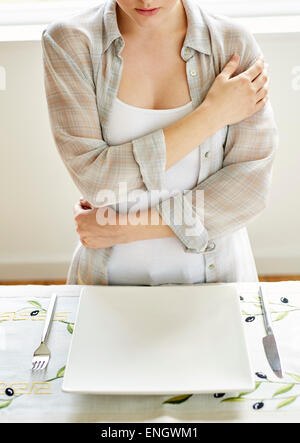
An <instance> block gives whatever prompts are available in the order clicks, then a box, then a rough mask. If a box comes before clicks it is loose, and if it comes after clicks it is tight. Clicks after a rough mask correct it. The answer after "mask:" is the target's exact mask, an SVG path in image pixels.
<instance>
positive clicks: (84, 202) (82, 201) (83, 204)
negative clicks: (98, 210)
mask: <svg viewBox="0 0 300 443" xmlns="http://www.w3.org/2000/svg"><path fill="white" fill-rule="evenodd" d="M79 203H80V205H81V207H82V208H83V209H92V205H91V204H90V203H89V202H88V201H87V200H86V199H85V198H83V197H80V199H79Z"/></svg>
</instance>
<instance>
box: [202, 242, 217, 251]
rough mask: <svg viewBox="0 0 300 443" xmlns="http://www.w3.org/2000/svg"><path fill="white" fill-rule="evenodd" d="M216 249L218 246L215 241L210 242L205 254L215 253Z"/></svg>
mask: <svg viewBox="0 0 300 443" xmlns="http://www.w3.org/2000/svg"><path fill="white" fill-rule="evenodd" d="M215 247H216V244H215V243H214V242H213V241H209V242H208V244H207V246H206V249H205V252H210V251H213V250H214V249H215Z"/></svg>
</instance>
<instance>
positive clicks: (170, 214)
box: [156, 34, 278, 253]
mask: <svg viewBox="0 0 300 443" xmlns="http://www.w3.org/2000/svg"><path fill="white" fill-rule="evenodd" d="M248 39H249V43H248V45H247V47H246V51H245V54H244V56H243V54H242V57H241V67H242V69H241V71H244V70H246V69H248V67H250V66H251V65H252V64H253V63H254V62H255V60H256V58H257V57H258V55H260V54H262V52H261V50H260V48H259V46H258V44H257V43H256V40H255V39H254V37H253V36H252V34H248ZM223 148H224V156H223V164H222V168H221V169H220V170H218V171H217V172H215V173H214V174H212V175H211V176H209V177H208V178H206V179H205V180H203V181H202V182H201V183H199V184H198V185H197V186H196V187H195V188H193V189H191V190H187V191H183V192H179V193H177V194H175V196H172V197H170V198H169V199H167V200H164V201H162V202H159V203H158V204H157V205H156V208H157V209H158V211H159V213H160V214H161V217H162V219H163V221H164V222H165V223H166V224H168V225H169V226H170V227H171V229H172V230H173V231H174V233H175V234H176V236H177V237H178V238H179V239H180V240H181V242H182V245H183V249H184V251H185V252H191V253H202V252H205V250H206V248H207V247H208V248H209V243H210V241H211V239H216V238H218V237H221V236H223V235H227V234H229V233H231V232H233V231H236V230H237V229H239V228H242V227H243V226H245V225H246V224H247V223H249V222H250V221H252V220H253V219H254V218H256V217H257V216H258V215H259V214H260V213H261V212H262V210H263V209H264V208H265V207H266V205H267V202H268V197H269V193H270V188H271V176H272V165H273V161H274V157H275V152H276V150H277V148H278V129H277V125H276V122H275V120H274V113H273V109H272V106H271V103H270V100H268V101H267V102H266V105H265V106H264V107H263V108H262V109H261V110H260V111H258V112H256V113H255V114H253V115H252V116H250V117H249V118H246V119H245V120H243V121H241V122H238V123H236V124H233V125H230V126H228V127H227V138H226V141H225V144H224V146H223ZM198 191H200V193H199V195H198V196H197V192H198Z"/></svg>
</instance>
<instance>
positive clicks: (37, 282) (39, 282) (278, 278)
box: [0, 274, 300, 285]
mask: <svg viewBox="0 0 300 443" xmlns="http://www.w3.org/2000/svg"><path fill="white" fill-rule="evenodd" d="M258 278H259V281H265V282H272V281H273V282H276V281H277V282H278V281H288V280H293V281H300V274H299V275H259V276H258ZM65 284H66V281H65V280H50V281H47V280H24V281H0V285H65Z"/></svg>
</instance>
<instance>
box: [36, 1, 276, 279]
mask: <svg viewBox="0 0 300 443" xmlns="http://www.w3.org/2000/svg"><path fill="white" fill-rule="evenodd" d="M182 3H183V6H184V8H185V11H186V14H187V19H188V28H187V33H186V37H185V40H184V42H183V46H182V48H181V54H180V55H181V57H182V59H183V60H184V61H185V62H186V64H187V70H186V72H187V80H188V85H189V91H190V95H191V98H192V104H193V109H195V108H196V107H198V106H199V105H200V104H201V103H202V101H203V100H204V98H205V97H206V95H207V92H208V90H209V89H210V87H211V85H212V84H213V82H214V80H215V78H216V76H217V75H218V74H219V73H220V72H221V70H222V69H223V67H224V66H225V64H226V63H227V62H228V60H229V58H230V57H231V56H232V55H233V53H234V52H237V53H239V54H240V65H239V67H238V69H237V71H236V72H235V74H239V73H240V72H242V71H245V70H246V69H247V68H249V67H250V66H251V65H252V64H253V63H254V62H255V60H256V59H257V57H258V56H259V55H261V54H262V51H261V49H260V48H259V46H258V44H257V42H256V40H255V38H254V37H253V35H252V34H251V32H250V31H249V30H248V29H247V28H245V27H244V26H242V25H241V24H239V23H238V22H236V21H235V20H232V19H230V18H228V17H225V16H221V15H216V14H212V13H208V12H207V11H205V10H204V9H203V8H202V7H200V5H199V3H198V1H197V0H182ZM170 38H171V36H170ZM124 44H125V42H124V39H123V37H122V35H121V33H120V31H119V28H118V24H117V17H116V0H107V1H105V2H103V3H102V4H100V5H99V6H96V7H95V6H94V7H90V8H88V9H85V10H84V11H83V12H82V11H81V12H80V13H76V14H73V15H71V16H69V17H67V18H64V19H62V20H60V21H55V22H52V23H50V24H49V25H48V26H47V27H46V29H45V30H44V31H43V34H42V49H43V63H44V82H45V91H46V98H47V103H48V110H49V118H50V123H51V129H52V133H53V136H54V140H55V144H56V146H57V149H58V151H59V154H60V156H61V158H62V160H63V162H64V164H65V166H66V168H67V170H68V171H69V173H70V175H71V177H72V179H73V181H74V183H75V185H76V186H77V187H78V189H79V190H80V192H81V194H82V196H83V197H84V198H85V199H87V200H88V201H89V202H90V203H91V204H92V205H93V206H94V207H100V206H102V205H103V202H101V199H100V200H99V191H101V190H107V189H108V190H111V191H113V192H114V193H115V195H116V196H118V197H117V200H116V202H117V201H123V200H124V198H126V196H124V195H123V196H122V195H119V193H118V192H119V183H120V182H126V184H127V191H128V192H130V191H134V190H136V189H144V190H148V191H151V190H162V189H164V176H165V165H166V145H165V138H164V132H163V128H160V129H157V130H155V131H153V132H151V133H148V134H146V135H144V136H142V137H138V138H136V139H134V140H132V141H129V142H127V143H122V144H120V145H115V146H109V145H108V144H107V142H106V140H107V127H108V122H109V116H110V112H111V110H112V106H113V101H114V99H115V97H116V96H117V93H118V88H119V82H120V78H121V72H122V64H123V60H122V57H121V55H120V53H121V51H122V49H123V47H124ZM137 56H138V54H137ZM277 147H278V130H277V125H276V123H275V120H274V115H273V110H272V107H271V104H270V100H268V101H267V103H266V105H265V106H264V108H263V109H261V110H260V111H259V112H257V113H255V114H254V115H252V116H251V117H249V118H247V119H244V120H243V121H241V122H239V123H236V124H233V125H229V126H226V127H224V128H222V129H221V130H219V131H218V132H216V133H215V134H213V135H212V136H211V137H209V138H208V139H206V140H205V141H204V143H202V144H201V145H199V149H200V150H201V166H200V171H199V179H198V184H197V186H196V187H195V188H194V189H191V190H187V191H184V192H178V193H177V194H175V195H173V196H172V197H170V198H169V199H165V200H163V201H160V202H159V203H158V204H157V205H156V208H157V209H158V211H159V212H160V214H161V216H162V218H163V220H164V221H165V222H166V223H167V224H168V225H169V226H170V228H171V229H172V230H173V231H174V232H175V234H176V236H177V237H178V239H179V240H180V241H181V243H182V247H183V248H184V250H185V252H187V253H197V254H204V256H205V259H206V264H207V267H206V282H221V281H223V282H224V281H241V280H243V279H249V278H250V277H249V273H248V275H247V274H244V277H243V276H242V274H241V272H242V267H245V266H246V264H247V265H249V263H250V262H251V266H252V268H251V266H250V267H249V270H250V271H249V272H252V274H251V275H252V276H253V277H252V280H253V279H254V280H257V275H256V272H254V271H253V270H254V269H255V265H254V260H253V256H252V251H251V248H250V244H249V240H248V236H247V231H246V224H247V223H249V222H251V221H252V220H253V219H254V218H256V217H257V216H258V215H259V214H260V213H261V212H262V210H263V209H264V208H265V207H266V205H267V202H268V196H269V191H270V185H271V175H272V165H273V161H274V155H275V152H276V150H277ZM197 190H202V191H203V192H204V194H203V195H204V209H205V211H203V207H202V205H197V201H196V198H195V196H196V192H195V191H197ZM105 204H106V205H107V201H106V203H105ZM170 211H171V213H170ZM183 211H184V221H185V222H184V223H181V224H176V223H175V220H178V218H176V216H178V217H179V214H181V215H182V212H183ZM187 225H188V227H189V228H191V227H192V228H193V230H192V231H191V229H188V230H187V229H186V227H187ZM191 232H192V235H191ZM234 243H236V246H235V245H234ZM238 245H239V247H238ZM243 245H244V246H243ZM243 247H244V249H243V250H242V248H243ZM112 248H113V247H109V248H103V249H91V248H86V247H85V246H83V245H82V244H81V243H80V242H79V243H78V245H77V247H76V249H75V251H74V253H73V257H72V262H71V265H70V268H69V272H68V277H67V284H94V285H97V284H101V285H107V284H108V280H107V263H108V260H109V257H110V254H111V252H112ZM247 248H248V250H247V251H246V249H247ZM239 249H240V250H241V252H238V250H239ZM238 254H244V264H243V261H242V257H241V255H240V256H239V255H238ZM247 257H248V259H247ZM247 260H248V261H247ZM251 269H252V271H251Z"/></svg>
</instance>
